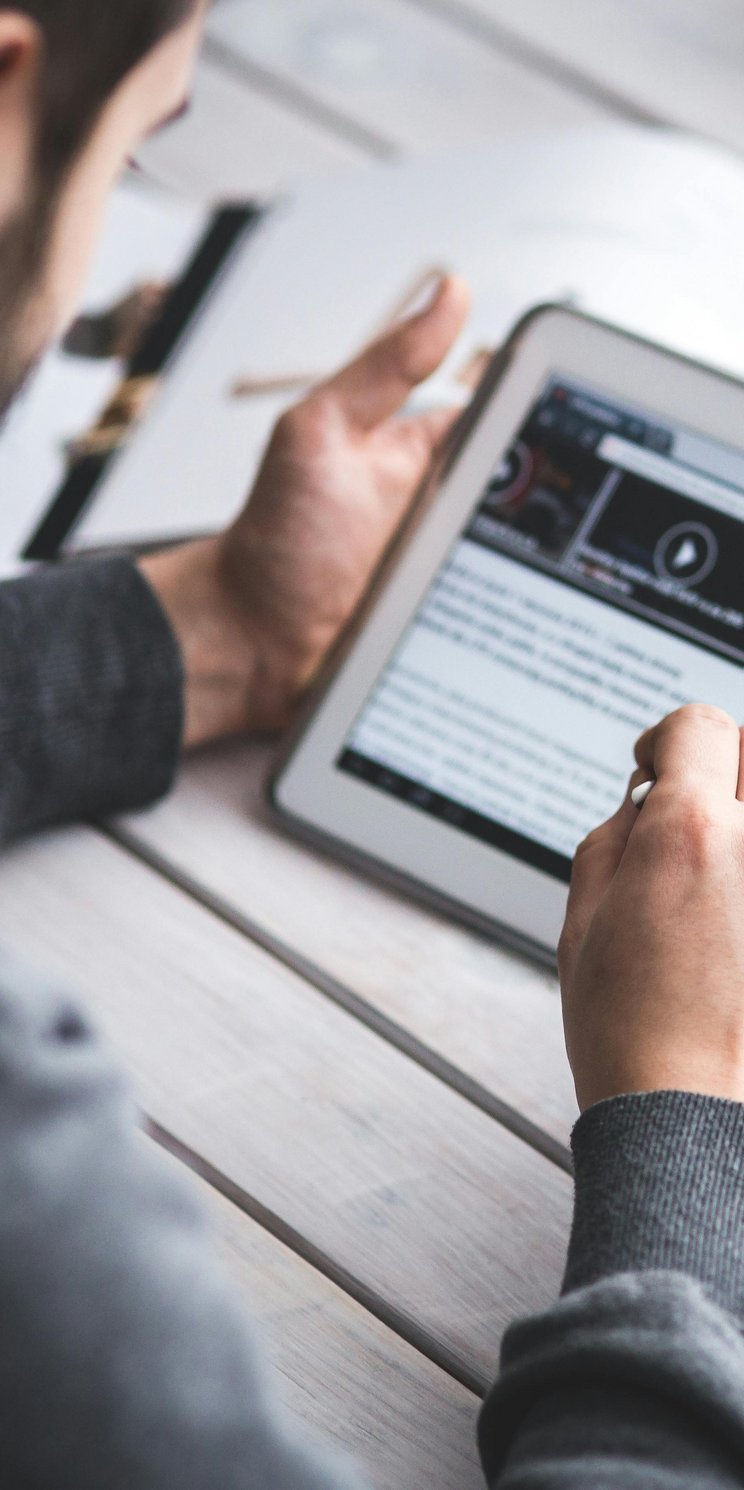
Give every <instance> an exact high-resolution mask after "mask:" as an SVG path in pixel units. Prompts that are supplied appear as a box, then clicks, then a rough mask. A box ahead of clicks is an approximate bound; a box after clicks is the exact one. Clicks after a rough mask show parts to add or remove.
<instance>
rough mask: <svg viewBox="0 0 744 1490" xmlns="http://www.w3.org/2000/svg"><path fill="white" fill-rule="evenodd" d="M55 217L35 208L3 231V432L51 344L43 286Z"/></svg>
mask: <svg viewBox="0 0 744 1490" xmlns="http://www.w3.org/2000/svg"><path fill="white" fill-rule="evenodd" d="M51 216H52V214H51V213H50V211H49V209H48V208H47V207H44V208H42V207H41V205H40V204H37V203H31V204H29V205H28V206H26V207H24V208H22V209H21V210H20V211H19V212H17V213H16V214H15V215H14V217H12V218H11V219H10V221H9V222H7V223H5V224H3V225H0V427H1V426H2V424H3V423H4V421H5V418H6V416H7V414H8V412H9V409H10V407H11V404H12V403H13V401H14V399H15V398H16V397H17V396H18V394H19V393H20V392H21V390H22V388H23V387H24V386H25V384H26V382H27V381H28V379H29V378H30V376H31V374H32V373H33V372H34V370H35V368H36V367H37V365H38V363H39V361H40V359H41V356H42V354H43V352H44V349H45V343H46V341H47V334H46V330H45V326H44V322H45V317H44V314H43V303H42V302H43V297H42V284H43V277H44V276H43V269H44V245H45V243H46V241H47V237H48V231H49V227H50V218H51Z"/></svg>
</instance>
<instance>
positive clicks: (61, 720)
mask: <svg viewBox="0 0 744 1490" xmlns="http://www.w3.org/2000/svg"><path fill="white" fill-rule="evenodd" d="M182 729H183V666H182V662H181V655H180V651H179V648H178V644H177V642H176V638H175V636H174V635H173V632H172V630H171V627H170V625H169V622H168V620H167V618H166V616H165V613H164V612H163V610H162V608H161V606H160V604H159V602H158V600H157V598H156V596H155V594H154V592H153V590H152V589H151V588H150V586H149V585H148V584H147V582H146V581H145V580H144V578H143V576H142V575H141V573H140V571H139V569H138V568H137V567H136V565H135V564H134V563H133V562H132V561H131V560H130V559H128V558H118V557H117V558H112V559H101V560H92V561H89V562H85V563H74V564H62V565H59V566H56V565H55V566H53V567H50V568H49V569H46V570H40V571H37V572H36V573H34V574H32V575H30V576H28V577H25V578H23V579H20V580H13V581H11V582H9V583H8V584H4V585H0V838H3V839H7V838H10V837H15V836H17V835H18V834H21V833H26V832H29V831H30V830H32V829H34V828H38V827H41V826H43V825H45V824H48V823H53V822H60V821H63V820H66V819H70V818H80V817H91V816H95V815H99V814H101V813H106V812H113V811H121V810H123V809H125V808H133V807H140V806H144V805H146V804H147V803H148V802H151V801H153V800H154V799H155V798H157V797H159V796H160V795H161V794H162V793H163V792H164V791H166V789H167V788H168V786H169V785H170V783H171V781H172V779H173V775H174V772H175V769H176V765H177V762H178V756H179V750H180V742H181V734H182Z"/></svg>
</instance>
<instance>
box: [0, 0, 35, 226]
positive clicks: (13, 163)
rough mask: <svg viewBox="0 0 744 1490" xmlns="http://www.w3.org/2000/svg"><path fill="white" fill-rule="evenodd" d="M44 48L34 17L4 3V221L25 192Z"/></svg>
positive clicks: (0, 85) (0, 75)
mask: <svg viewBox="0 0 744 1490" xmlns="http://www.w3.org/2000/svg"><path fill="white" fill-rule="evenodd" d="M41 50H42V36H41V32H40V30H39V27H38V26H37V25H36V23H35V22H34V21H33V20H32V19H31V17H30V16H28V15H24V14H23V13H22V12H21V11H16V10H5V9H3V8H2V6H1V5H0V221H2V219H3V218H5V217H7V216H9V215H10V213H12V211H13V209H14V208H15V207H16V206H18V204H19V203H20V202H21V201H22V200H23V197H24V195H25V188H26V184H27V181H28V174H29V168H30V161H31V153H32V145H33V138H34V128H35V120H36V109H37V107H38V100H37V87H38V80H39V71H40V66H41Z"/></svg>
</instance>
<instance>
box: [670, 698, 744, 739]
mask: <svg viewBox="0 0 744 1490" xmlns="http://www.w3.org/2000/svg"><path fill="white" fill-rule="evenodd" d="M673 723H681V724H690V725H692V726H693V727H695V728H699V727H700V726H702V725H713V726H714V727H716V728H719V729H723V730H725V731H726V732H727V733H731V731H732V730H735V731H736V732H737V733H738V728H739V726H738V725H737V723H736V721H735V720H734V719H733V718H732V716H731V715H730V714H727V713H726V710H725V709H719V707H718V705H717V704H699V703H695V704H683V705H682V708H681V709H676V710H675V712H674V713H673V714H670V715H669V716H668V718H667V719H666V720H665V721H664V724H665V725H666V726H667V727H668V726H669V725H672V724H673Z"/></svg>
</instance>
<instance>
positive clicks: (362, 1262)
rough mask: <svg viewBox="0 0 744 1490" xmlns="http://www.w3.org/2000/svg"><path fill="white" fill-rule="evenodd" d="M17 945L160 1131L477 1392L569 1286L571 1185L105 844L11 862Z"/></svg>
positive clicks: (4, 917)
mask: <svg viewBox="0 0 744 1490" xmlns="http://www.w3.org/2000/svg"><path fill="white" fill-rule="evenodd" d="M287 894H288V897H289V896H290V895H291V891H290V890H288V892H287ZM287 905H288V906H289V898H288V899H287ZM0 940H2V941H3V942H4V943H5V944H6V945H7V946H8V947H9V948H11V949H15V950H16V951H17V952H18V953H20V954H21V955H22V956H24V957H25V958H26V959H28V960H32V961H34V962H36V963H38V964H39V965H40V966H42V967H45V968H47V969H48V970H49V971H51V972H52V973H53V975H54V976H55V977H56V978H58V979H61V980H64V981H65V982H66V983H67V984H69V985H71V986H73V987H75V988H77V989H78V990H79V992H80V994H81V995H82V996H83V998H84V999H85V1000H86V1001H87V1002H88V1004H89V1005H90V1006H91V1007H92V1008H93V1010H94V1011H95V1013H96V1014H97V1016H98V1018H99V1019H100V1020H101V1022H102V1024H103V1026H104V1028H105V1029H106V1030H107V1031H108V1034H109V1036H110V1038H111V1040H112V1041H113V1043H114V1045H115V1048H116V1050H117V1051H118V1053H119V1055H120V1057H121V1058H122V1059H123V1060H124V1062H125V1063H126V1065H127V1066H128V1067H129V1069H130V1071H131V1072H132V1073H133V1074H134V1076H135V1078H136V1081H137V1086H138V1091H139V1094H140V1097H141V1100H142V1102H143V1105H144V1107H145V1110H146V1111H147V1112H148V1113H150V1114H151V1115H152V1116H153V1117H154V1118H155V1119H156V1121H157V1122H158V1123H159V1124H161V1125H162V1126H163V1127H164V1128H166V1129H167V1130H169V1131H170V1132H171V1133H173V1134H175V1135H176V1137H177V1138H178V1140H179V1141H180V1142H181V1143H183V1144H185V1145H186V1146H187V1147H188V1148H190V1149H193V1150H194V1151H195V1152H196V1154H198V1155H201V1156H203V1158H204V1160H205V1161H206V1162H207V1163H208V1164H210V1165H212V1166H214V1167H215V1168H216V1169H217V1170H218V1171H219V1172H220V1174H221V1175H224V1176H227V1177H229V1180H230V1182H231V1184H232V1186H233V1187H234V1188H235V1189H236V1190H237V1191H239V1192H240V1193H241V1195H244V1196H245V1197H246V1200H247V1201H250V1202H251V1203H252V1204H254V1205H256V1206H258V1207H261V1208H263V1210H264V1211H266V1212H269V1213H270V1214H271V1216H272V1217H273V1218H275V1219H276V1221H277V1222H281V1223H282V1225H283V1226H284V1227H285V1228H287V1229H289V1231H291V1232H292V1234H293V1235H294V1236H295V1237H296V1238H300V1239H306V1240H307V1243H308V1245H309V1248H310V1249H312V1252H313V1256H315V1255H316V1254H318V1256H317V1258H316V1260H317V1261H318V1264H319V1265H321V1266H327V1269H328V1270H329V1272H331V1273H333V1270H334V1269H335V1270H337V1272H338V1275H339V1276H341V1275H344V1276H348V1280H349V1289H350V1291H354V1290H356V1294H357V1296H358V1297H359V1298H361V1299H362V1300H367V1301H368V1302H369V1303H370V1306H371V1307H373V1308H377V1309H379V1310H381V1311H382V1310H383V1308H384V1311H385V1317H386V1318H387V1320H388V1322H390V1323H392V1322H395V1324H396V1328H398V1330H399V1332H400V1333H403V1334H404V1335H406V1337H407V1338H408V1339H410V1340H411V1341H413V1342H414V1343H416V1344H420V1345H421V1347H422V1348H423V1349H424V1350H425V1351H426V1352H427V1353H429V1354H430V1355H431V1358H432V1359H434V1360H437V1361H438V1362H439V1364H442V1363H443V1361H445V1360H446V1362H447V1364H448V1365H449V1367H450V1368H451V1369H452V1371H453V1374H457V1375H459V1377H460V1379H461V1380H463V1381H464V1382H465V1383H466V1384H468V1385H473V1384H476V1385H478V1386H483V1384H484V1383H485V1382H486V1381H487V1379H488V1378H489V1377H490V1376H491V1375H492V1374H493V1372H494V1370H495V1367H496V1361H497V1354H498V1346H499V1339H500V1335H501V1332H502V1330H503V1328H504V1325H505V1324H506V1323H507V1321H509V1320H510V1319H511V1318H513V1317H514V1315H515V1314H517V1313H522V1312H524V1311H525V1310H527V1311H529V1310H531V1309H534V1308H539V1307H542V1306H543V1305H544V1304H545V1303H546V1302H547V1301H548V1300H549V1299H550V1298H551V1297H553V1296H554V1295H555V1292H556V1289H557V1286H558V1279H559V1275H560V1269H561V1263H562V1256H563V1251H564V1246H565V1240H566V1234H567V1227H568V1218H569V1202H570V1193H569V1192H570V1184H569V1180H568V1177H567V1176H566V1175H564V1174H563V1173H561V1172H560V1171H559V1170H558V1169H556V1168H555V1166H554V1165H552V1164H551V1163H550V1162H549V1161H548V1160H546V1159H544V1158H543V1157H542V1156H540V1155H539V1154H536V1153H535V1152H534V1151H533V1150H531V1149H530V1148H529V1147H527V1145H526V1144H524V1143H522V1142H520V1141H519V1140H518V1139H517V1138H515V1137H513V1136H512V1135H511V1134H510V1133H508V1132H507V1131H506V1130H505V1129H504V1128H502V1127H501V1126H500V1125H499V1124H498V1123H496V1122H494V1121H493V1120H492V1119H490V1118H489V1117H487V1116H486V1115H485V1114H484V1113H482V1112H481V1111H479V1110H478V1109H477V1108H476V1107H475V1106H473V1105H472V1104H471V1103H469V1102H468V1101H466V1100H465V1099H464V1098H463V1097H461V1096H460V1095H458V1094H457V1093H456V1092H453V1091H452V1090H451V1089H450V1088H448V1087H447V1086H446V1085H445V1084H444V1083H443V1082H441V1081H439V1080H437V1079H436V1078H435V1077H433V1076H432V1075H430V1074H429V1073H428V1072H426V1071H425V1070H422V1069H421V1067H420V1066H418V1065H417V1064H416V1063H415V1062H414V1061H412V1060H409V1059H407V1058H406V1057H405V1056H403V1055H402V1054H400V1052H398V1051H397V1050H395V1049H394V1048H392V1047H391V1046H390V1045H388V1044H387V1043H386V1042H385V1041H384V1040H382V1039H381V1038H379V1037H378V1036H376V1035H374V1034H372V1033H371V1032H370V1031H369V1030H368V1029H366V1028H365V1027H364V1025H363V1024H361V1023H360V1022H359V1021H358V1020H356V1019H354V1018H352V1017H350V1016H349V1015H348V1014H346V1013H344V1012H343V1011H342V1010H340V1009H339V1008H338V1007H337V1006H336V1005H335V1004H334V1003H333V1002H332V1001H331V1000H329V999H327V998H324V997H323V996H322V995H321V994H319V993H317V992H316V991H315V990H314V989H313V988H311V987H310V986H309V985H308V984H307V983H306V982H304V981H303V980H302V979H301V978H299V977H297V976H296V975H294V974H293V973H291V972H289V971H288V970H287V969H286V968H284V967H282V966H281V965H280V964H279V963H278V962H277V961H276V960H275V959H273V958H271V957H270V956H268V955H267V954H265V953H264V952H262V951H260V950H259V949H257V948H256V947H254V946H253V945H252V944H251V943H250V941H248V940H247V939H246V938H245V937H243V936H241V935H240V934H239V933H238V932H236V931H233V930H232V929H230V928H229V927H227V926H225V925H223V924H222V923H221V922H220V921H219V920H218V919H217V918H216V917H214V916H211V915H210V914H209V913H207V912H206V911H204V910H202V909H201V908H200V907H199V906H197V905H195V904H194V903H193V902H192V901H191V900H189V899H188V897H186V896H185V895H183V894H182V893H181V892H179V891H178V890H176V889H174V888H173V887H171V886H170V885H169V884H168V883H167V882H166V881H164V880H163V879H161V878H160V877H159V876H157V875H156V874H154V873H152V872H151V871H149V870H147V869H146V868H144V867H143V866H141V865H139V864H138V863H137V862H136V861H135V860H133V859H132V858H131V857H130V856H129V855H127V854H126V853H124V852H123V851H121V850H119V849H118V848H116V847H115V846H114V845H112V844H110V843H108V842H107V841H106V840H105V839H103V838H100V837H98V836H97V835H95V834H94V833H92V832H89V831H87V830H78V831H72V832H70V833H68V834H63V835H58V836H56V837H52V838H51V839H49V840H47V841H43V840H42V841H39V842H37V843H35V844H31V845H28V846H25V847H22V848H21V847H19V848H17V849H15V850H13V851H12V852H11V853H9V854H8V855H7V856H6V857H5V859H4V861H3V864H2V866H1V867H0ZM308 1255H310V1254H309V1253H308Z"/></svg>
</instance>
